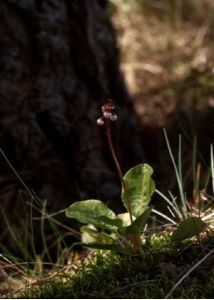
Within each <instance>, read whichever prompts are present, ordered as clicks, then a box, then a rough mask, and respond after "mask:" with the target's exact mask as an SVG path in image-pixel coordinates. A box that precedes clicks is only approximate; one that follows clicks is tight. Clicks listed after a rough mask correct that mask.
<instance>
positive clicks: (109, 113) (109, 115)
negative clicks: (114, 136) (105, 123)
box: [103, 111, 112, 120]
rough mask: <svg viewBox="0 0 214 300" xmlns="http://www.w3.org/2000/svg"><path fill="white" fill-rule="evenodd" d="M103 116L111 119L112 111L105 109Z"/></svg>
mask: <svg viewBox="0 0 214 300" xmlns="http://www.w3.org/2000/svg"><path fill="white" fill-rule="evenodd" d="M103 117H104V118H106V119H110V120H111V117H112V113H111V112H108V111H104V112H103Z"/></svg>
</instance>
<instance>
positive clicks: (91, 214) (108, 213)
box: [66, 199, 118, 230]
mask: <svg viewBox="0 0 214 300" xmlns="http://www.w3.org/2000/svg"><path fill="white" fill-rule="evenodd" d="M66 216H67V217H69V218H73V219H76V220H78V221H79V222H81V223H84V224H93V225H95V226H97V227H101V228H104V229H109V230H117V227H115V224H117V223H118V222H113V223H114V224H110V223H111V220H112V221H113V220H117V221H118V218H117V216H116V215H115V213H114V212H113V211H112V210H111V209H110V208H108V206H107V205H105V204H104V203H103V202H101V201H100V200H94V199H91V200H85V201H79V202H75V203H73V204H72V205H71V206H69V208H68V209H67V210H66ZM101 217H105V218H101ZM100 218H101V219H100Z"/></svg>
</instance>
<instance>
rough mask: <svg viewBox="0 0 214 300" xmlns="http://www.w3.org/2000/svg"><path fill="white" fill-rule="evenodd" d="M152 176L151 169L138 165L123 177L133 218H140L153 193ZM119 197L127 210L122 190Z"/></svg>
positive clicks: (147, 166)
mask: <svg viewBox="0 0 214 300" xmlns="http://www.w3.org/2000/svg"><path fill="white" fill-rule="evenodd" d="M152 174H153V169H152V168H151V167H150V166H149V165H148V164H139V165H137V166H135V167H133V168H131V169H130V170H129V171H128V172H127V173H126V174H125V176H124V181H125V183H126V186H127V189H128V196H129V199H130V202H131V203H130V204H131V209H132V214H133V215H134V216H135V217H138V216H140V215H141V214H142V213H143V212H144V211H145V210H146V208H147V207H148V205H149V203H150V200H151V196H152V194H153V193H154V191H155V183H154V181H153V179H152V178H151V176H152ZM121 197H122V201H123V204H124V206H125V208H126V209H127V210H128V207H127V202H126V197H125V193H124V189H123V188H122V193H121Z"/></svg>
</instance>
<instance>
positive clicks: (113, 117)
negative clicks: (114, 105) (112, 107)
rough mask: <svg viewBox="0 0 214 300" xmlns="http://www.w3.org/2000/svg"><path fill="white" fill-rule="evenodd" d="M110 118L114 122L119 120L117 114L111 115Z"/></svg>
mask: <svg viewBox="0 0 214 300" xmlns="http://www.w3.org/2000/svg"><path fill="white" fill-rule="evenodd" d="M110 120H111V121H112V122H115V121H117V115H116V114H114V115H111V117H110Z"/></svg>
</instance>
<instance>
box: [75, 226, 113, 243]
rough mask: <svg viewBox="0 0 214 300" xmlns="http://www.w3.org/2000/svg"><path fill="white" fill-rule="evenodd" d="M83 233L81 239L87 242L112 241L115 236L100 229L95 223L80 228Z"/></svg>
mask: <svg viewBox="0 0 214 300" xmlns="http://www.w3.org/2000/svg"><path fill="white" fill-rule="evenodd" d="M80 231H81V233H82V235H81V240H82V242H83V243H85V244H89V243H92V242H93V243H95V242H96V243H112V242H114V240H115V238H114V237H113V236H111V235H109V234H106V233H105V232H103V231H98V230H97V229H96V228H95V227H94V226H93V225H91V224H89V225H87V226H82V227H81V228H80Z"/></svg>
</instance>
